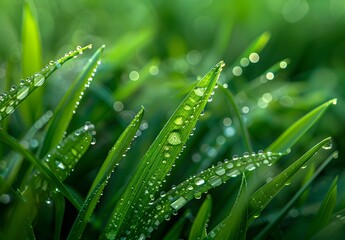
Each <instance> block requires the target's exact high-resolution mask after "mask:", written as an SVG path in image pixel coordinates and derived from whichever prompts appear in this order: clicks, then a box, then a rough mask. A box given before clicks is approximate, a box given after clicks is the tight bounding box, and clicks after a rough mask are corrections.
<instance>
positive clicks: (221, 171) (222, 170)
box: [216, 167, 225, 176]
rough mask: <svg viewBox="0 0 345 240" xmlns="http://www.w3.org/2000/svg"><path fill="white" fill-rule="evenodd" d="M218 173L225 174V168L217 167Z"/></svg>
mask: <svg viewBox="0 0 345 240" xmlns="http://www.w3.org/2000/svg"><path fill="white" fill-rule="evenodd" d="M216 174H217V175H219V176H222V175H224V174H225V169H224V168H222V167H221V168H217V169H216Z"/></svg>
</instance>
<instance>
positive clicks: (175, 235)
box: [163, 210, 192, 240]
mask: <svg viewBox="0 0 345 240" xmlns="http://www.w3.org/2000/svg"><path fill="white" fill-rule="evenodd" d="M191 215H192V214H191V212H190V210H187V211H186V212H185V213H184V214H183V215H182V216H181V217H180V218H179V220H177V222H176V223H175V224H174V226H172V227H171V228H170V230H169V231H168V233H167V234H165V236H164V238H163V240H179V239H180V234H181V231H182V229H183V227H184V224H185V221H186V219H188V218H190V217H191Z"/></svg>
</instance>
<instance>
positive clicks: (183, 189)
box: [143, 151, 282, 236]
mask: <svg viewBox="0 0 345 240" xmlns="http://www.w3.org/2000/svg"><path fill="white" fill-rule="evenodd" d="M281 155H282V154H274V153H271V152H263V151H259V152H258V153H251V154H249V153H244V154H243V156H242V157H238V156H234V157H233V158H232V160H227V159H226V160H225V161H224V162H222V163H219V164H218V165H217V166H212V167H210V168H208V169H206V170H204V171H202V172H201V173H199V174H197V175H195V176H192V177H190V178H189V179H188V180H186V181H184V182H183V183H181V184H179V185H178V186H173V187H172V189H171V190H170V191H169V192H167V193H164V194H161V196H160V198H158V199H157V200H156V201H155V202H152V203H151V205H150V207H149V208H147V209H146V211H145V217H144V218H143V219H144V221H143V224H145V226H146V232H144V234H146V236H148V235H150V233H151V232H152V231H153V230H154V229H155V228H156V227H155V226H156V225H157V224H156V223H158V225H159V224H160V223H161V222H162V221H164V220H169V219H170V217H171V215H176V214H177V211H178V210H179V209H181V208H182V207H183V206H184V205H185V204H186V203H187V202H188V201H190V200H191V199H193V198H195V199H200V198H201V196H202V194H204V193H207V191H208V190H209V189H211V188H214V187H217V186H220V185H221V184H223V183H225V182H226V181H227V180H229V179H231V178H234V177H237V176H239V175H240V174H241V173H242V172H248V171H253V170H254V169H256V168H258V167H260V166H262V165H266V166H271V165H272V162H274V161H275V160H276V159H277V158H278V157H280V156H281ZM158 225H157V226H158Z"/></svg>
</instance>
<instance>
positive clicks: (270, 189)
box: [248, 138, 331, 222]
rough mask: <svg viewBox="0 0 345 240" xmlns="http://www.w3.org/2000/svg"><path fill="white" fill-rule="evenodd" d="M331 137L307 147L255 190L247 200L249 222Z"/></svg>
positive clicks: (327, 146) (327, 145)
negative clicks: (300, 155) (301, 153)
mask: <svg viewBox="0 0 345 240" xmlns="http://www.w3.org/2000/svg"><path fill="white" fill-rule="evenodd" d="M330 143H331V138H326V139H324V140H322V141H321V142H319V143H318V144H316V145H315V146H314V147H312V148H311V149H309V151H307V152H306V153H305V154H304V155H303V156H302V157H300V158H299V159H298V160H296V161H295V162H294V163H292V164H291V165H290V166H289V167H287V168H286V169H285V170H284V171H283V172H281V173H280V174H279V175H277V176H276V177H275V178H273V180H272V181H270V182H269V183H267V184H265V185H264V186H263V187H261V188H260V189H259V190H257V191H256V192H255V193H254V194H253V195H252V196H251V200H250V202H249V211H248V221H249V222H251V221H252V220H253V219H254V218H257V217H259V215H260V213H261V211H262V210H263V209H264V208H265V207H266V206H267V205H268V203H269V202H270V201H271V200H272V199H273V198H274V197H275V196H276V195H277V194H278V192H280V190H281V189H283V187H284V186H285V185H286V184H287V183H289V182H290V181H291V179H292V177H293V176H294V175H295V174H296V173H297V172H298V171H299V170H300V169H301V167H302V166H304V165H306V164H307V163H308V161H309V160H310V159H311V158H312V156H313V155H314V154H316V153H317V152H318V151H319V150H320V149H321V148H329V145H330Z"/></svg>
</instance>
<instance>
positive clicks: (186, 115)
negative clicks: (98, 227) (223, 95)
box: [105, 62, 224, 239]
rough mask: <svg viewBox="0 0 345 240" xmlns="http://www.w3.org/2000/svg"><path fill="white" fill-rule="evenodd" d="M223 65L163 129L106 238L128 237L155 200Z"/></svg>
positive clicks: (129, 187)
mask: <svg viewBox="0 0 345 240" xmlns="http://www.w3.org/2000/svg"><path fill="white" fill-rule="evenodd" d="M223 65H224V63H223V62H220V63H218V64H217V65H216V66H215V67H214V68H213V69H212V70H211V71H210V72H209V73H207V74H206V76H205V77H204V78H203V79H201V80H200V81H199V82H198V84H197V85H196V87H195V88H194V89H193V90H192V91H191V92H190V93H189V94H188V96H187V97H186V98H185V99H184V100H183V102H182V103H181V104H180V106H179V107H178V108H177V109H176V111H175V112H174V113H173V115H172V116H171V117H170V119H169V120H168V122H167V123H166V125H165V126H164V127H163V129H162V130H161V131H160V133H159V134H158V136H157V138H156V139H155V141H154V142H153V143H152V145H151V146H150V148H149V150H148V151H147V152H146V154H145V156H144V158H143V159H142V160H141V162H140V163H139V166H138V168H137V169H136V171H135V172H134V175H133V176H132V177H131V179H130V182H129V183H128V185H127V186H126V189H125V190H124V193H123V195H122V197H121V199H120V201H119V202H118V204H117V205H116V207H115V209H114V212H113V214H112V216H111V218H110V220H109V222H108V224H107V226H106V229H105V237H106V238H110V239H112V238H115V237H120V236H125V235H126V234H125V232H126V230H127V228H128V227H129V226H131V225H132V223H135V222H137V221H138V218H139V219H140V218H141V217H142V214H143V212H144V208H145V207H146V206H147V204H148V203H149V202H151V201H152V200H153V198H154V194H155V193H156V192H157V191H158V190H159V188H160V187H161V185H162V181H163V180H164V179H165V178H166V176H167V174H168V173H169V172H170V170H171V168H172V166H173V164H174V162H175V159H176V158H177V157H178V156H179V154H180V152H181V150H182V149H183V146H184V144H185V143H186V142H187V139H188V138H189V136H190V134H191V132H192V131H193V128H194V126H195V124H196V122H197V120H198V118H199V116H200V114H201V112H202V111H203V109H204V107H205V105H206V103H207V100H208V99H209V97H210V96H211V93H212V91H213V89H214V87H215V85H216V82H217V79H218V77H219V75H220V72H221V70H222V67H223ZM133 189H135V190H133ZM145 192H146V193H145ZM137 230H139V229H137ZM130 234H131V236H128V237H132V238H138V237H139V235H136V234H137V233H136V229H134V230H133V231H131V232H130ZM132 234H133V235H132Z"/></svg>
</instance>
